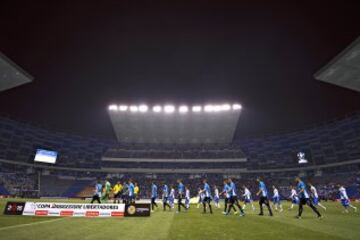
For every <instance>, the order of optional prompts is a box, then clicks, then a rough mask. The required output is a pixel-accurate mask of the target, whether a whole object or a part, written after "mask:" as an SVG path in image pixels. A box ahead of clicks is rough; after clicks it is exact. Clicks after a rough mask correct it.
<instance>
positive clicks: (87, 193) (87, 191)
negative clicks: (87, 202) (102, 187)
mask: <svg viewBox="0 0 360 240" xmlns="http://www.w3.org/2000/svg"><path fill="white" fill-rule="evenodd" d="M93 195H94V186H86V187H85V188H84V189H82V190H81V191H80V192H79V193H78V194H77V197H80V198H87V197H92V196H93Z"/></svg>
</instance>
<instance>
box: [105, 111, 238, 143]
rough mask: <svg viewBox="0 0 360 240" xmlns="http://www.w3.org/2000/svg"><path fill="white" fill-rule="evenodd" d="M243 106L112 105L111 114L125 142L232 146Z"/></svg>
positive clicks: (113, 123)
mask: <svg viewBox="0 0 360 240" xmlns="http://www.w3.org/2000/svg"><path fill="white" fill-rule="evenodd" d="M240 110H241V105H239V104H233V105H230V104H222V105H205V106H199V105H197V106H191V107H188V106H178V107H176V106H173V105H164V106H153V107H151V108H150V107H148V106H146V105H139V106H137V105H131V106H125V105H120V106H118V105H111V106H109V115H110V118H111V122H112V125H113V127H114V130H115V134H116V137H117V139H118V141H119V142H121V143H155V144H173V143H176V144H203V143H218V144H226V143H230V142H231V141H232V139H233V136H234V133H235V130H236V126H237V122H238V119H239V116H240V112H241V111H240Z"/></svg>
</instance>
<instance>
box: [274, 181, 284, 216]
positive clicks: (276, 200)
mask: <svg viewBox="0 0 360 240" xmlns="http://www.w3.org/2000/svg"><path fill="white" fill-rule="evenodd" d="M272 187H273V204H274V206H275V211H277V210H278V207H279V210H280V212H282V211H283V207H282V204H281V199H280V194H279V190H278V189H277V188H276V187H275V186H272Z"/></svg>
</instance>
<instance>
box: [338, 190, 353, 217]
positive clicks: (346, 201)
mask: <svg viewBox="0 0 360 240" xmlns="http://www.w3.org/2000/svg"><path fill="white" fill-rule="evenodd" d="M337 186H338V188H339V194H340V200H341V205H343V207H344V208H345V210H344V212H346V213H348V212H349V211H348V208H349V207H351V208H352V209H354V211H355V212H357V207H355V206H353V205H351V203H350V199H349V197H348V195H347V192H346V189H345V188H344V186H342V185H337Z"/></svg>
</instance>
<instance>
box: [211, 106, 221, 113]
mask: <svg viewBox="0 0 360 240" xmlns="http://www.w3.org/2000/svg"><path fill="white" fill-rule="evenodd" d="M221 110H222V108H221V106H220V105H214V106H213V111H214V112H220V111H221Z"/></svg>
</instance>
